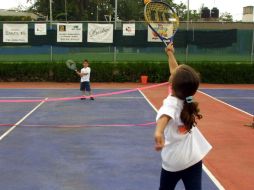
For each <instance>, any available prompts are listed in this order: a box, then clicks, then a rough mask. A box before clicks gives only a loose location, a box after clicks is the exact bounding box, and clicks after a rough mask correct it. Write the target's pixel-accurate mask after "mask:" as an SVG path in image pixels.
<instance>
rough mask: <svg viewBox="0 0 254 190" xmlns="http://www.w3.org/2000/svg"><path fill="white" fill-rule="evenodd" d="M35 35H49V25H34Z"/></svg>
mask: <svg viewBox="0 0 254 190" xmlns="http://www.w3.org/2000/svg"><path fill="white" fill-rule="evenodd" d="M34 35H36V36H42V35H47V24H45V23H36V24H34Z"/></svg>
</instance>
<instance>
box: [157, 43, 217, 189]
mask: <svg viewBox="0 0 254 190" xmlns="http://www.w3.org/2000/svg"><path fill="white" fill-rule="evenodd" d="M166 53H167V55H168V62H169V68H170V73H171V77H170V80H171V81H172V93H171V94H170V95H169V96H168V97H167V98H166V99H165V100H164V101H163V105H162V107H161V108H160V110H159V112H158V115H157V118H156V121H157V126H156V129H155V132H154V139H155V149H156V150H157V151H160V150H162V151H161V157H162V170H161V178H160V188H159V189H160V190H173V189H174V188H175V186H176V184H177V182H178V181H179V180H182V181H183V183H184V186H185V189H186V190H201V174H202V159H203V158H204V156H205V155H206V154H207V153H208V152H209V151H210V150H211V148H212V147H211V145H210V144H209V143H208V142H207V140H206V139H205V138H204V136H203V135H202V134H201V132H200V131H199V130H198V128H197V127H196V124H197V123H196V119H201V118H202V115H201V114H200V113H199V108H198V103H197V102H195V101H194V100H193V95H194V94H195V93H196V91H197V89H198V86H199V81H200V79H199V75H198V74H197V73H196V71H195V70H194V69H192V68H191V67H189V66H187V65H180V66H178V64H177V61H176V59H175V57H174V47H173V44H172V43H171V44H169V45H168V47H167V48H166Z"/></svg>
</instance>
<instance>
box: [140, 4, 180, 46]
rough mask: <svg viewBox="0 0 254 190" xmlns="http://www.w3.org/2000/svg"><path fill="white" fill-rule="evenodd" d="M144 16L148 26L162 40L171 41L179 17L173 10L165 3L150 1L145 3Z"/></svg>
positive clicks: (165, 42)
mask: <svg viewBox="0 0 254 190" xmlns="http://www.w3.org/2000/svg"><path fill="white" fill-rule="evenodd" d="M144 16H145V20H146V22H147V24H148V26H149V27H150V28H151V29H152V31H153V32H154V33H155V34H156V35H157V36H158V37H159V38H160V39H161V41H162V42H164V44H165V46H166V47H167V45H168V44H167V43H171V42H173V37H174V35H175V33H176V32H177V29H178V26H179V18H178V16H177V13H176V12H175V10H174V9H173V8H172V7H170V6H169V5H168V4H167V3H164V2H161V1H156V2H155V1H150V2H148V3H147V4H146V5H145V8H144Z"/></svg>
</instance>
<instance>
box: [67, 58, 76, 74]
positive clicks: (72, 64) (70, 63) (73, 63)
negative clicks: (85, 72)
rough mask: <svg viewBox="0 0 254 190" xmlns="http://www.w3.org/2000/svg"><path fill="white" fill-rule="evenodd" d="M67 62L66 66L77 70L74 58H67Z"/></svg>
mask: <svg viewBox="0 0 254 190" xmlns="http://www.w3.org/2000/svg"><path fill="white" fill-rule="evenodd" d="M65 64H66V66H67V67H68V68H69V69H71V70H73V71H77V66H76V63H75V62H74V61H73V60H71V59H69V60H67V61H66V62H65Z"/></svg>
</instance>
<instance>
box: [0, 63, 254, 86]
mask: <svg viewBox="0 0 254 190" xmlns="http://www.w3.org/2000/svg"><path fill="white" fill-rule="evenodd" d="M189 65H190V66H192V67H193V68H194V69H196V70H197V71H198V72H199V73H200V75H201V78H202V82H204V83H227V84H229V83H235V84H236V83H237V84H238V83H239V84H240V83H244V84H253V83H254V65H251V64H245V63H242V64H235V63H234V64H232V63H224V62H223V63H221V62H217V63H216V62H192V63H190V64H189ZM77 66H78V68H79V69H81V67H82V66H81V63H79V64H78V65H77ZM90 67H91V68H92V73H91V81H92V82H139V81H140V76H141V75H147V76H148V80H149V82H165V81H167V80H168V78H169V69H168V64H167V63H166V62H144V61H143V62H141V61H140V62H118V63H113V62H91V63H90ZM0 81H57V82H78V81H79V77H78V76H77V75H76V73H75V72H73V71H72V70H69V69H67V67H66V66H65V63H64V62H58V63H45V62H38V63H32V62H31V63H27V62H26V63H0Z"/></svg>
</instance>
